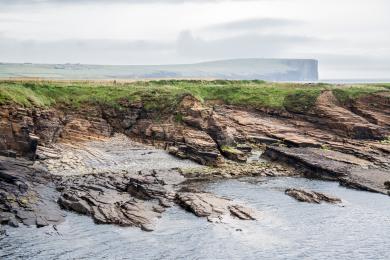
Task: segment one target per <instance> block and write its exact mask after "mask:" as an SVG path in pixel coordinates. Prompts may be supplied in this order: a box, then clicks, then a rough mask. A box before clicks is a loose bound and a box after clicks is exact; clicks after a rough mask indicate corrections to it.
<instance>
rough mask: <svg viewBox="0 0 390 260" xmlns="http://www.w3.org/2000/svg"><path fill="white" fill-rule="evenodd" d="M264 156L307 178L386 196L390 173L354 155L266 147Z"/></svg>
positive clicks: (306, 149)
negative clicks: (297, 171)
mask: <svg viewBox="0 0 390 260" xmlns="http://www.w3.org/2000/svg"><path fill="white" fill-rule="evenodd" d="M265 155H266V156H267V157H268V158H270V159H271V160H277V161H281V162H284V163H288V164H290V165H293V166H294V167H296V168H297V169H299V170H300V171H302V172H303V173H304V175H305V176H307V177H311V178H313V177H314V178H320V179H327V180H338V181H340V183H341V184H343V185H345V186H348V187H351V188H357V189H361V190H367V191H372V192H379V193H383V194H388V190H387V189H386V187H385V182H386V181H388V180H389V178H390V171H389V170H386V169H383V168H378V167H376V166H375V165H374V164H373V163H372V162H370V161H367V160H363V159H360V158H358V157H355V156H353V155H348V154H343V153H340V152H336V151H331V150H322V149H315V148H310V149H308V148H287V147H268V148H267V150H266V152H265Z"/></svg>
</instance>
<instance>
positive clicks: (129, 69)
mask: <svg viewBox="0 0 390 260" xmlns="http://www.w3.org/2000/svg"><path fill="white" fill-rule="evenodd" d="M0 77H2V78H9V77H11V78H14V77H19V78H21V77H22V78H25V77H27V78H29V77H34V78H51V79H164V78H178V79H182V78H194V79H201V78H205V79H237V80H240V79H260V80H269V81H317V80H318V61H317V60H310V59H234V60H222V61H211V62H202V63H196V64H177V65H126V66H123V65H118V66H111V65H82V64H31V63H25V64H9V63H0Z"/></svg>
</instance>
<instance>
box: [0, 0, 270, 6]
mask: <svg viewBox="0 0 390 260" xmlns="http://www.w3.org/2000/svg"><path fill="white" fill-rule="evenodd" d="M252 1H256V0H2V1H1V2H0V5H37V4H83V3H93V4H115V3H127V4H157V3H160V4H184V3H210V2H214V3H215V2H252ZM260 1H269V0H260Z"/></svg>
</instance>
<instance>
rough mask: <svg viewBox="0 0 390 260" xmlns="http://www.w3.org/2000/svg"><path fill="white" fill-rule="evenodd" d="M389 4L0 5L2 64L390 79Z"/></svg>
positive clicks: (140, 0) (233, 0)
mask: <svg viewBox="0 0 390 260" xmlns="http://www.w3.org/2000/svg"><path fill="white" fill-rule="evenodd" d="M389 10H390V1H388V0H326V1H325V0H230V1H229V0H214V1H210V0H208V1H206V0H119V1H115V0H95V1H93V0H0V62H34V63H66V62H71V63H87V64H172V63H193V62H200V61H208V60H215V59H231V58H314V59H318V60H319V64H320V77H321V78H322V79H329V78H390V15H389Z"/></svg>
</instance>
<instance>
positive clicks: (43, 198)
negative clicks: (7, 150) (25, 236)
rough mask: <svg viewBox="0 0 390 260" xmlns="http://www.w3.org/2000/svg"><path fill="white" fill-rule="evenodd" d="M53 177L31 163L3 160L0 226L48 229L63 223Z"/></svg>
mask: <svg viewBox="0 0 390 260" xmlns="http://www.w3.org/2000/svg"><path fill="white" fill-rule="evenodd" d="M54 194H55V191H54V189H53V188H50V176H49V175H48V174H47V173H45V172H40V171H37V170H36V169H35V168H34V167H33V165H32V162H31V161H28V160H24V159H20V158H9V157H1V156H0V223H1V224H7V225H10V226H14V227H17V226H19V223H23V224H25V225H32V226H34V225H36V226H46V225H52V224H58V223H61V222H62V221H63V214H62V213H61V212H60V211H59V208H58V206H57V204H56V203H55V199H54V198H53V197H54V196H55V195H54Z"/></svg>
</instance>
